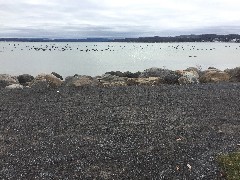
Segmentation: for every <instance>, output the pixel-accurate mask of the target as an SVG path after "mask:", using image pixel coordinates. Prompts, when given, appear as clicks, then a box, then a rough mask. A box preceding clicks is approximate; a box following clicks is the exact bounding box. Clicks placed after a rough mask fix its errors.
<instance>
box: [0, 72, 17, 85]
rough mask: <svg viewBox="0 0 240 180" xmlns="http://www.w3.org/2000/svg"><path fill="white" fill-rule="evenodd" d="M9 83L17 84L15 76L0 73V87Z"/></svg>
mask: <svg viewBox="0 0 240 180" xmlns="http://www.w3.org/2000/svg"><path fill="white" fill-rule="evenodd" d="M11 84H18V80H17V78H16V77H15V76H11V75H9V74H0V88H5V87H6V86H8V85H11Z"/></svg>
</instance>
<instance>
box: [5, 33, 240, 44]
mask: <svg viewBox="0 0 240 180" xmlns="http://www.w3.org/2000/svg"><path fill="white" fill-rule="evenodd" d="M0 41H15V42H143V43H161V42H237V43H239V42H240V35H239V34H228V35H217V34H201V35H194V34H192V35H180V36H169V37H160V36H153V37H139V38H124V39H108V38H86V39H50V38H0Z"/></svg>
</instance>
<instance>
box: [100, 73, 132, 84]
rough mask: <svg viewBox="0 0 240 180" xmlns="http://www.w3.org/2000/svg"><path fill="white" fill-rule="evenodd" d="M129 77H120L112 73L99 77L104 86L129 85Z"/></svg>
mask: <svg viewBox="0 0 240 180" xmlns="http://www.w3.org/2000/svg"><path fill="white" fill-rule="evenodd" d="M127 79H128V78H127V77H119V76H116V75H111V74H104V75H102V76H101V77H100V78H98V80H99V82H100V83H101V85H103V86H127Z"/></svg>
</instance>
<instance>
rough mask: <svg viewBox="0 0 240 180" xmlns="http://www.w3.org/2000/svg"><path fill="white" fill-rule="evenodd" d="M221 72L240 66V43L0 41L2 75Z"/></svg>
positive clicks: (0, 69)
mask: <svg viewBox="0 0 240 180" xmlns="http://www.w3.org/2000/svg"><path fill="white" fill-rule="evenodd" d="M199 65H201V67H202V68H203V69H206V68H208V67H209V66H214V67H216V68H219V69H222V70H224V69H226V68H233V67H236V66H240V44H237V43H42V42H40V43H36V42H27V43H26V42H21V43H20V42H0V74H3V73H7V74H12V75H18V74H23V73H28V74H32V75H34V76H35V75H37V74H39V73H43V72H45V73H51V72H52V71H55V72H57V73H59V74H61V75H63V76H64V77H66V76H69V75H74V74H81V75H91V76H96V75H101V74H103V73H105V72H107V71H117V70H119V71H131V72H136V71H143V70H144V69H147V68H150V67H160V68H167V69H173V70H176V69H185V68H187V67H189V66H194V67H196V66H199Z"/></svg>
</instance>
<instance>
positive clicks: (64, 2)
mask: <svg viewBox="0 0 240 180" xmlns="http://www.w3.org/2000/svg"><path fill="white" fill-rule="evenodd" d="M239 6H240V1H237V0H211V1H210V2H209V1H208V0H184V1H183V0H131V1H129V0H121V1H111V0H102V1H101V2H100V1H97V0H83V1H78V0H11V1H10V2H7V1H5V2H0V23H1V26H0V37H52V38H85V37H111V38H112V37H113V38H114V37H116V38H120V37H138V36H154V35H159V36H169V35H179V34H192V33H196V34H201V33H219V34H228V33H239V30H240V27H239V26H238V24H239V23H240V11H239V10H238V7H239Z"/></svg>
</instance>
